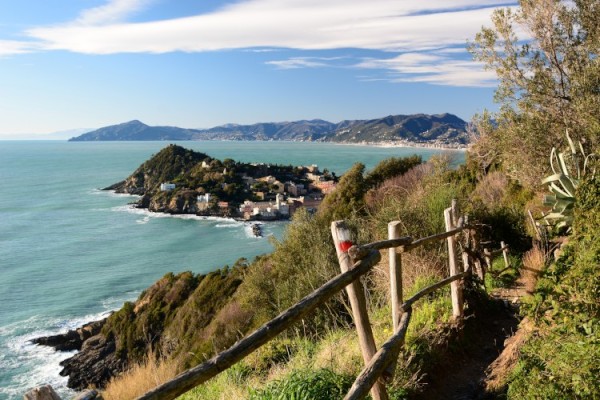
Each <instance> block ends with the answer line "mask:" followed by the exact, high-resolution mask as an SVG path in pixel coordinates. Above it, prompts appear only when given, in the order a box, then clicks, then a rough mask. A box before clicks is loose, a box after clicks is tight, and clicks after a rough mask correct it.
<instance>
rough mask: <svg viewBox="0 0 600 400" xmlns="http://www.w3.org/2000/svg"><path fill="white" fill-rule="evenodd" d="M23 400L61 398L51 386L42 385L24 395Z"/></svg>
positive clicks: (59, 399)
mask: <svg viewBox="0 0 600 400" xmlns="http://www.w3.org/2000/svg"><path fill="white" fill-rule="evenodd" d="M23 400H61V398H60V396H59V395H58V394H56V392H55V391H54V389H52V386H50V385H44V386H40V387H36V388H35V389H31V390H30V391H29V392H27V393H25V395H24V396H23Z"/></svg>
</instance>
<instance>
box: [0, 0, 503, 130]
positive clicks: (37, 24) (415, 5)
mask: <svg viewBox="0 0 600 400" xmlns="http://www.w3.org/2000/svg"><path fill="white" fill-rule="evenodd" d="M514 5H515V3H514V2H502V1H498V0H496V1H486V0H424V1H413V0H411V1H405V0H245V1H216V0H195V1H193V0H176V1H175V0H170V1H169V0H44V1H39V0H0V116H1V117H0V139H1V138H9V137H10V138H29V137H33V134H46V133H51V132H57V131H64V130H70V129H75V128H99V127H101V126H106V125H112V124H117V123H121V122H125V121H129V120H132V119H139V120H141V121H143V122H145V123H147V124H149V125H175V126H180V127H187V128H203V127H212V126H216V125H220V124H224V123H241V124H247V123H255V122H267V121H291V120H299V119H313V118H321V119H326V120H329V121H332V122H338V121H340V120H343V119H366V118H377V117H383V116H386V115H390V114H412V113H419V112H422V113H429V114H434V113H442V112H450V113H453V114H456V115H458V116H460V117H462V118H464V119H470V118H471V116H472V115H473V114H474V113H476V112H480V111H482V110H483V109H486V108H487V109H495V105H494V104H493V102H492V97H493V89H494V87H495V79H494V76H493V74H492V73H491V72H489V71H484V69H483V68H482V66H481V65H478V64H477V63H475V62H473V61H472V60H471V57H470V55H469V54H468V53H467V52H466V50H465V44H466V42H467V40H472V39H473V37H474V35H475V33H477V32H478V31H479V30H480V28H481V26H482V25H489V24H490V22H489V16H490V14H491V12H492V10H493V9H494V8H496V7H512V6H514Z"/></svg>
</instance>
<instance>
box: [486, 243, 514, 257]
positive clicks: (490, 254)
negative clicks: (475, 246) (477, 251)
mask: <svg viewBox="0 0 600 400" xmlns="http://www.w3.org/2000/svg"><path fill="white" fill-rule="evenodd" d="M505 250H508V245H505V246H504V247H501V248H499V249H498V250H493V251H489V250H488V249H484V250H483V252H484V254H485V255H489V256H492V257H495V256H497V255H500V254H502V253H503V252H504V251H505Z"/></svg>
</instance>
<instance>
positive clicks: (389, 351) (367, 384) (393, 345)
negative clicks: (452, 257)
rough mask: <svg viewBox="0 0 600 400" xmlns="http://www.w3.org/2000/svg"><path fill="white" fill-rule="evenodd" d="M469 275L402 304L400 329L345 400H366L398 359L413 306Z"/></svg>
mask: <svg viewBox="0 0 600 400" xmlns="http://www.w3.org/2000/svg"><path fill="white" fill-rule="evenodd" d="M469 274H470V271H466V272H462V273H460V274H456V275H453V276H451V277H448V278H446V279H442V280H441V281H439V282H437V283H434V284H433V285H431V286H427V287H426V288H424V289H422V290H420V291H418V292H417V293H415V295H414V296H412V297H411V298H410V299H408V300H406V301H405V302H404V303H403V304H402V310H403V311H404V313H403V314H402V318H401V319H400V324H399V325H398V329H397V330H396V332H395V333H394V335H393V336H392V337H391V338H389V339H388V340H387V341H386V342H385V343H384V344H383V345H382V346H381V348H380V349H379V351H378V352H377V353H375V355H374V356H373V358H372V359H371V361H370V362H369V363H368V364H367V366H366V367H365V368H364V369H363V370H362V372H361V373H360V375H358V377H357V378H356V380H355V381H354V384H353V385H352V387H351V388H350V391H349V392H348V394H347V395H346V397H344V400H359V399H364V398H365V397H366V396H367V394H369V390H370V389H371V387H372V386H373V384H374V383H375V382H376V381H377V378H378V377H379V376H380V375H381V374H382V373H383V371H384V370H385V368H386V367H387V366H388V365H389V364H390V363H391V362H393V361H394V360H395V359H396V358H398V354H399V353H400V349H401V348H402V346H403V345H404V337H405V336H406V331H407V329H408V324H409V322H410V317H411V315H412V305H413V304H414V303H415V302H417V301H418V300H419V299H421V298H422V297H423V296H426V295H428V294H430V293H432V292H434V291H436V290H437V289H440V288H442V287H444V286H445V285H449V284H450V283H452V282H454V281H456V280H458V279H462V278H464V277H465V276H467V275H469Z"/></svg>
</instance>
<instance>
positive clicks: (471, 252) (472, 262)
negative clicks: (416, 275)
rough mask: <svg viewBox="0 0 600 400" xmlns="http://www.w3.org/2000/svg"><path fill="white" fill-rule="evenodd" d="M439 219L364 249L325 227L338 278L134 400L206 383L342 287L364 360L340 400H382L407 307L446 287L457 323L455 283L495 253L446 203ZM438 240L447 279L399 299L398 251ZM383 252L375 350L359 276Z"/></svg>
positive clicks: (339, 226)
mask: <svg viewBox="0 0 600 400" xmlns="http://www.w3.org/2000/svg"><path fill="white" fill-rule="evenodd" d="M444 216H445V222H446V231H445V232H442V233H439V234H436V235H432V236H428V237H425V238H421V239H417V240H413V239H412V238H411V237H399V223H398V222H390V224H389V226H388V234H389V239H388V240H384V241H380V242H374V243H369V244H365V245H355V244H354V243H353V242H352V239H351V232H350V230H349V229H348V228H347V226H346V224H345V223H344V221H334V222H333V223H332V225H331V232H332V236H333V240H334V243H335V246H336V251H337V254H338V260H339V263H340V269H341V274H339V275H337V276H336V277H334V278H332V279H331V280H330V281H328V282H327V283H325V284H324V285H323V286H321V287H320V288H318V289H317V290H315V291H314V292H312V293H311V294H309V295H308V296H306V297H304V298H303V299H302V300H300V301H299V302H298V303H296V304H295V305H293V306H292V307H290V308H288V309H287V310H285V311H283V312H282V313H281V314H279V315H278V316H277V317H275V318H274V319H272V320H271V321H269V322H267V323H265V324H264V325H262V326H261V327H260V328H258V329H257V330H256V331H254V332H253V333H252V334H250V335H249V336H247V337H245V338H243V339H241V340H240V341H238V342H237V343H235V344H234V345H233V346H232V347H230V348H229V349H227V350H225V351H223V352H221V353H219V354H217V355H216V356H215V357H213V358H211V359H210V360H208V361H206V362H204V363H202V364H200V365H198V366H196V367H194V368H191V369H189V370H187V371H185V372H183V373H181V374H179V375H178V376H176V377H175V378H174V379H172V380H170V381H168V382H166V383H164V384H162V385H160V386H158V387H156V388H155V389H153V390H152V391H150V392H148V393H146V394H144V395H142V396H141V397H138V400H159V399H160V400H170V399H174V398H176V397H177V396H179V395H181V394H183V393H185V392H187V391H188V390H190V389H192V388H194V387H196V386H198V385H200V384H202V383H204V382H206V381H207V380H209V379H210V378H212V377H214V376H216V375H217V374H219V373H220V372H222V371H224V370H226V369H228V368H229V367H231V366H232V365H233V364H235V363H237V362H238V361H240V360H242V359H243V358H244V357H246V356H247V355H249V354H250V353H252V352H253V351H255V350H257V349H258V348H260V347H261V346H262V345H264V344H265V343H267V342H269V341H270V340H271V339H273V338H275V337H276V336H277V335H279V334H280V333H282V332H283V331H285V330H286V329H288V328H289V327H290V326H292V325H293V324H295V323H296V322H298V321H300V320H302V319H303V318H304V317H305V316H306V315H307V314H309V313H310V312H312V311H313V310H315V309H316V308H317V307H319V306H320V305H321V304H323V303H325V302H326V301H328V300H329V299H330V298H331V297H333V296H334V295H335V294H337V293H338V292H339V291H341V290H343V289H344V288H346V290H347V292H348V297H349V300H350V305H351V307H352V314H353V318H354V323H355V326H356V329H357V332H358V338H359V343H360V348H361V352H362V355H363V359H364V362H365V368H364V369H363V370H362V372H361V373H360V374H359V375H358V377H357V378H356V380H355V382H354V384H353V385H352V388H351V389H350V391H349V392H348V394H347V395H346V397H345V399H362V398H364V397H365V396H366V395H367V394H368V393H369V391H370V392H371V395H372V397H373V399H374V400H385V399H387V398H388V395H387V391H386V388H385V384H384V380H389V379H390V378H391V377H392V376H393V373H394V369H395V363H396V360H397V358H398V354H399V352H400V349H401V347H402V345H403V344H404V338H405V335H406V331H407V329H408V324H409V323H410V318H411V315H412V306H413V304H414V303H415V302H416V301H418V300H419V299H421V298H422V297H423V296H426V295H427V294H430V293H432V292H434V291H435V290H437V289H439V288H441V287H444V286H446V285H450V287H451V291H450V293H451V299H452V312H453V316H454V317H455V318H456V319H458V320H460V319H461V318H462V317H463V296H462V285H461V282H460V281H461V280H463V279H464V278H465V277H467V276H469V275H470V274H471V271H472V270H473V269H474V268H475V269H476V271H477V272H478V274H479V275H483V274H484V273H485V270H486V269H487V268H486V266H487V265H482V263H481V260H485V264H489V263H491V261H489V262H488V260H489V259H491V257H492V256H493V255H494V254H495V253H496V252H497V251H496V252H489V251H488V252H487V254H483V255H482V254H481V252H480V251H479V249H478V248H477V247H476V246H477V245H478V243H477V240H476V237H475V236H471V235H469V232H472V230H473V229H474V227H473V226H469V225H468V224H467V218H466V217H460V218H459V217H458V211H457V207H456V202H455V201H453V202H452V207H450V208H448V209H446V210H445V212H444ZM462 232H467V234H466V235H465V236H466V237H465V243H466V245H465V246H463V248H462V260H463V263H462V265H461V264H459V263H458V257H457V256H458V247H457V243H456V239H455V237H456V236H457V235H458V234H461V233H462ZM444 239H446V240H447V243H448V256H449V257H448V259H449V275H450V276H449V277H448V278H446V279H443V280H441V281H439V282H437V283H435V284H433V285H431V286H428V287H426V288H425V289H422V290H421V291H420V292H418V293H417V294H415V295H414V296H412V297H411V298H410V299H408V300H406V301H403V299H402V253H406V252H408V251H411V250H413V249H416V248H418V247H420V246H423V245H425V244H428V243H432V242H435V241H440V240H444ZM383 249H390V251H389V266H390V287H391V289H390V290H391V299H392V320H393V324H394V334H393V335H392V337H390V338H389V339H388V340H387V341H386V342H385V343H384V344H383V345H382V346H381V348H380V349H379V350H377V348H376V345H375V340H374V337H373V332H372V329H371V324H370V323H369V317H368V313H367V306H366V300H365V296H364V290H363V286H362V284H361V282H360V279H359V278H360V277H361V276H363V275H365V274H366V273H368V272H369V271H370V270H371V269H372V268H373V267H374V266H375V265H377V264H378V263H379V262H380V260H381V253H380V252H379V250H383ZM392 249H393V250H392ZM503 250H504V251H505V250H506V246H504V245H503V249H501V250H500V252H502V251H503ZM477 268H479V269H477Z"/></svg>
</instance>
